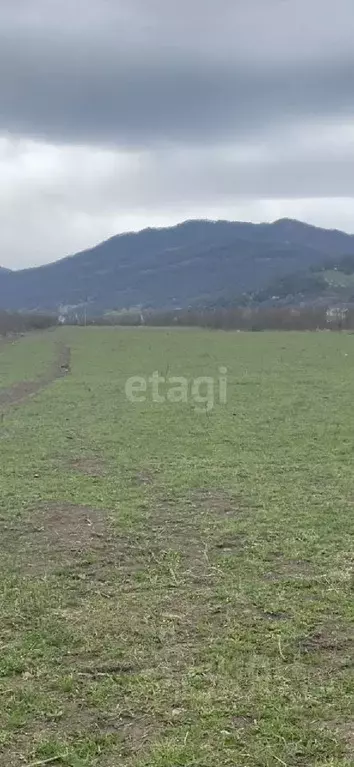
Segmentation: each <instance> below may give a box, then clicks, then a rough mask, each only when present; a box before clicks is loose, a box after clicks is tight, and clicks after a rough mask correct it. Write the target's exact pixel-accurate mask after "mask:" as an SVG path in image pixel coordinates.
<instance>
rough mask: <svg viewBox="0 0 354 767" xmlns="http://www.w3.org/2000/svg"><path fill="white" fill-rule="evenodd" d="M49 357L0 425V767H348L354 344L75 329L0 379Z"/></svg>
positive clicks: (7, 362)
mask: <svg viewBox="0 0 354 767" xmlns="http://www.w3.org/2000/svg"><path fill="white" fill-rule="evenodd" d="M39 340H40V343H39ZM57 341H60V342H61V343H62V344H65V345H66V346H69V347H70V348H71V372H70V375H68V376H66V377H65V378H61V379H60V380H56V381H55V382H53V383H52V384H51V385H47V386H46V387H45V388H43V389H42V391H41V392H38V393H37V394H35V396H32V397H31V398H30V399H29V400H28V401H26V402H23V403H21V404H20V405H19V404H16V405H14V406H12V407H9V408H8V409H6V410H5V411H4V417H3V421H2V423H1V432H0V460H1V468H2V471H1V499H0V534H1V537H0V548H1V558H0V570H1V595H0V709H1V715H0V764H1V765H4V766H5V765H6V767H15V766H16V767H17V766H18V765H33V764H36V763H39V764H41V763H42V764H43V763H47V764H50V763H53V764H58V765H66V767H85V766H86V765H90V767H91V765H92V766H93V767H94V766H95V765H100V767H101V766H102V767H116V766H117V765H119V766H120V767H121V766H122V767H216V765H218V767H235V766H236V765H237V766H239V765H240V766H242V767H277V765H279V764H280V765H286V766H287V767H305V765H306V767H307V766H308V765H314V766H316V767H348V766H349V765H351V764H353V761H352V753H353V745H354V729H353V724H352V719H353V717H352V714H353V706H352V700H353V674H352V668H353V666H352V661H353V595H354V579H353V555H352V540H353V539H352V535H353V499H354V474H353V471H352V462H353V454H354V435H353V427H352V424H353V421H352V392H353V374H354V337H353V336H352V335H349V334H334V333H333V334H331V333H303V334H301V333H259V334H251V333H250V334H242V333H222V332H220V333H213V332H207V331H201V330H190V331H185V330H184V331H183V330H181V331H179V330H159V329H151V330H146V329H137V330H132V329H129V330H128V329H122V330H117V329H66V328H64V329H60V330H58V331H55V332H52V331H51V332H50V333H46V334H43V336H41V337H39V336H37V337H36V340H31V342H29V341H28V340H27V339H22V340H21V341H20V342H18V343H17V344H16V345H15V347H14V346H12V345H4V346H3V347H2V348H1V362H2V366H3V368H2V369H3V370H5V371H7V373H6V375H7V380H6V382H5V384H2V385H6V386H8V385H9V383H10V382H11V383H16V381H17V382H19V381H20V380H21V379H25V378H26V377H27V376H28V372H27V360H28V357H29V345H30V344H33V348H36V365H37V368H36V369H35V368H34V367H33V368H31V377H33V378H39V377H40V376H41V375H42V374H43V372H44V371H45V370H46V369H47V368H48V364H51V363H52V360H53V357H54V355H55V351H54V347H55V344H56V342H57ZM21 353H22V355H23V357H22V366H21V364H20V360H21ZM15 358H16V364H15V363H14V365H13V366H12V360H14V359H15ZM223 365H225V366H226V367H227V368H228V400H227V405H221V404H218V403H217V402H216V404H215V407H214V408H213V409H212V410H210V411H209V412H199V410H200V408H198V407H197V404H196V403H195V402H194V401H193V400H192V399H191V398H190V399H189V402H188V403H187V404H184V403H171V402H167V401H166V402H165V403H160V404H157V403H154V402H152V401H151V398H150V397H147V399H146V401H145V402H140V403H135V404H133V403H131V402H129V401H127V399H126V397H125V393H124V385H125V381H126V378H127V377H128V376H132V375H145V376H149V375H151V374H152V372H153V371H154V370H159V371H160V373H161V374H162V375H163V374H164V373H168V375H173V376H180V375H184V376H187V377H188V378H189V379H191V378H195V377H197V376H201V375H208V376H215V375H216V376H217V375H218V368H219V366H223ZM16 376H17V378H16ZM9 377H10V378H11V381H9Z"/></svg>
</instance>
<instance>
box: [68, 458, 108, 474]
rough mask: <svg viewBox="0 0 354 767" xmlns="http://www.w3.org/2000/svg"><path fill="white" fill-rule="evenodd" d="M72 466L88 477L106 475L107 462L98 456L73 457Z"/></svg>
mask: <svg viewBox="0 0 354 767" xmlns="http://www.w3.org/2000/svg"><path fill="white" fill-rule="evenodd" d="M70 467H71V468H72V469H73V470H74V471H75V472H77V473H78V474H84V475H85V476H87V477H104V475H105V474H106V469H105V464H104V461H103V460H102V458H99V457H98V456H91V457H88V456H87V457H84V456H82V457H79V458H73V460H72V461H71V462H70Z"/></svg>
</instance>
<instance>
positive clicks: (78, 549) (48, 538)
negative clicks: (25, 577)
mask: <svg viewBox="0 0 354 767" xmlns="http://www.w3.org/2000/svg"><path fill="white" fill-rule="evenodd" d="M0 534H1V542H2V548H3V549H4V551H6V552H7V553H8V554H11V556H12V562H13V563H14V564H15V565H16V563H18V565H19V567H20V569H21V572H22V573H26V574H31V573H32V574H33V575H41V574H43V573H47V572H50V571H53V570H56V569H58V568H64V567H68V566H70V567H73V568H74V567H75V564H78V563H79V564H80V567H85V564H87V565H89V566H90V565H91V561H90V560H89V561H87V560H85V559H84V557H85V555H86V556H87V555H88V554H95V553H96V554H99V553H101V552H102V549H104V550H105V552H106V551H107V545H108V543H109V541H110V536H109V531H108V527H107V517H106V515H105V513H104V512H103V511H100V510H97V509H92V508H88V507H86V506H76V505H74V504H70V503H52V504H46V505H43V507H42V508H40V509H35V510H33V511H32V512H30V516H29V517H27V518H26V519H25V520H22V519H21V520H18V521H17V522H16V523H14V524H4V522H0Z"/></svg>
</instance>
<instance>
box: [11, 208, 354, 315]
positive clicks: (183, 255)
mask: <svg viewBox="0 0 354 767" xmlns="http://www.w3.org/2000/svg"><path fill="white" fill-rule="evenodd" d="M352 254H354V235H350V234H347V233H345V232H341V231H340V230H338V229H322V228H320V227H316V226H314V225H312V224H308V223H303V222H300V221H297V220H296V219H287V218H285V219H284V218H283V219H278V220H277V221H274V222H271V223H260V224H254V223H251V222H241V221H227V220H216V221H210V220H208V219H190V220H187V221H184V222H181V223H179V224H176V225H174V226H172V227H160V228H151V227H147V228H145V229H142V230H141V231H140V232H127V233H121V234H117V235H113V236H112V237H110V238H109V239H107V240H104V241H103V242H101V243H99V244H97V245H94V246H93V247H91V248H88V249H86V250H84V251H81V252H79V253H75V254H73V255H67V256H65V257H64V258H62V259H59V260H57V261H54V262H51V263H48V264H45V265H42V266H35V267H29V268H27V269H22V270H18V271H4V270H2V269H0V307H1V308H3V309H9V310H29V311H33V310H40V311H43V310H45V311H52V312H57V313H58V312H60V311H68V310H70V307H72V308H75V307H76V308H77V307H79V308H80V307H85V311H89V313H92V314H95V313H96V314H97V313H102V312H105V311H110V310H121V309H130V308H132V307H137V306H141V307H151V308H170V307H175V306H181V307H185V306H188V305H191V304H194V303H196V302H198V303H200V302H202V301H203V300H205V302H210V301H212V300H213V299H216V300H217V299H218V298H220V297H221V296H225V297H230V298H232V297H235V298H236V297H237V296H242V294H245V293H250V292H257V291H261V290H262V289H264V288H266V287H267V285H268V284H271V283H272V282H274V281H276V280H277V279H281V278H282V277H285V276H286V275H288V274H293V273H295V272H297V271H303V270H305V271H306V270H307V269H308V268H310V267H316V266H319V267H321V265H322V263H323V262H324V261H325V260H326V259H328V258H336V257H343V256H347V255H352Z"/></svg>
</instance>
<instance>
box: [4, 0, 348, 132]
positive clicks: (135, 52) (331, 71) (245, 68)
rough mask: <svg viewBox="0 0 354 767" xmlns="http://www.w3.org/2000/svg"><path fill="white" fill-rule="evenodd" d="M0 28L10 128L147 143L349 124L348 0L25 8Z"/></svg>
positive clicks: (7, 9)
mask: <svg viewBox="0 0 354 767" xmlns="http://www.w3.org/2000/svg"><path fill="white" fill-rule="evenodd" d="M9 3H10V0H9ZM265 7H267V12H266V13H265V12H264V11H265ZM70 9H71V10H70ZM177 9H178V10H177ZM73 10H74V13H73ZM81 12H82V13H81ZM341 14H342V18H341ZM0 19H1V20H2V24H1V28H0V131H2V132H5V131H8V132H9V133H14V134H17V135H24V136H31V137H37V138H38V137H40V138H43V139H46V140H49V141H54V142H55V141H56V142H75V143H97V144H101V145H103V144H110V145H114V144H116V145H117V146H123V147H130V146H132V147H133V146H134V147H136V146H140V147H143V146H151V145H155V146H156V145H160V144H168V143H169V142H171V143H182V144H189V143H192V144H194V143H195V142H198V143H203V142H207V143H208V142H212V143H215V142H219V141H223V140H225V139H226V138H227V139H228V140H230V139H234V140H238V139H239V138H241V139H242V138H244V137H245V136H247V135H249V134H258V135H261V134H264V133H267V131H271V130H272V127H273V126H274V125H277V126H279V124H281V123H288V122H291V121H303V120H306V119H308V118H311V119H312V118H314V117H318V116H319V117H329V116H331V115H336V116H337V117H338V116H340V115H352V114H354V104H353V98H352V91H353V79H354V54H353V53H352V50H351V46H350V45H349V38H350V35H349V31H350V29H352V31H354V4H352V3H351V2H350V3H349V2H347V0H338V2H336V3H334V2H332V0H322V2H321V3H320V2H319V0H312V2H310V3H307V4H305V3H304V2H303V0H262V2H260V0H253V1H252V0H248V2H244V0H214V2H213V1H212V0H204V1H203V2H202V0H190V1H189V2H188V3H187V2H185V0H182V2H180V3H179V4H178V5H177V2H175V1H174V0H170V1H169V0H165V2H164V3H162V2H158V0H144V2H142V0H140V2H139V0H125V1H123V0H121V1H119V0H116V2H113V0H109V1H108V2H107V0H106V2H105V1H104V0H101V2H100V3H99V4H98V3H97V2H96V0H86V2H85V3H81V2H79V3H78V4H75V3H74V4H73V5H71V6H70V5H69V4H66V3H65V2H53V1H52V2H51V1H50V0H47V2H46V3H44V2H41V0H38V1H37V2H36V1H35V0H29V1H28V2H27V3H24V2H23V3H22V2H17V3H16V2H15V5H11V6H10V4H9V5H8V6H6V2H5V5H3V6H2V10H1V11H0ZM338 19H339V21H338ZM299 20H300V22H299Z"/></svg>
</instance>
